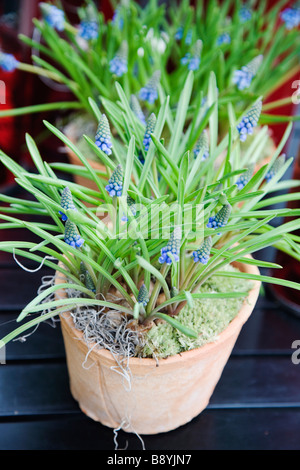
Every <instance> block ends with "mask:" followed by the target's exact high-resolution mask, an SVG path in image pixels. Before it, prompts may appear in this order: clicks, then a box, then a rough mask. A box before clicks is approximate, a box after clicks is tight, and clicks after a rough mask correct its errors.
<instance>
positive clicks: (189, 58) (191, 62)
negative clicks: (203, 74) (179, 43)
mask: <svg viewBox="0 0 300 470" xmlns="http://www.w3.org/2000/svg"><path fill="white" fill-rule="evenodd" d="M202 46H203V43H202V41H201V39H198V41H196V43H195V45H194V48H193V51H192V53H190V52H188V53H187V54H186V55H185V56H184V57H183V58H182V59H181V63H182V64H183V65H187V66H188V69H189V70H191V71H195V70H198V68H199V66H200V62H201V52H202Z"/></svg>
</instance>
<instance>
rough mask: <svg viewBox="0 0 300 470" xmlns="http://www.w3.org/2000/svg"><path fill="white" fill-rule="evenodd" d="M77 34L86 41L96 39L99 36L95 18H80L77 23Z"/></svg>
mask: <svg viewBox="0 0 300 470" xmlns="http://www.w3.org/2000/svg"><path fill="white" fill-rule="evenodd" d="M78 34H79V36H80V37H81V38H82V39H85V40H86V41H90V40H92V39H97V37H98V36H99V24H98V22H97V21H96V20H82V21H81V22H80V25H79V32H78Z"/></svg>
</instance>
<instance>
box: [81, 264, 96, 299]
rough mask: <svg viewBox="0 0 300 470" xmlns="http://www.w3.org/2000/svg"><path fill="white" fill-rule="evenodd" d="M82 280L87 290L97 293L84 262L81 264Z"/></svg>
mask: <svg viewBox="0 0 300 470" xmlns="http://www.w3.org/2000/svg"><path fill="white" fill-rule="evenodd" d="M80 280H81V281H82V282H84V284H85V287H86V288H87V289H89V290H91V291H92V292H96V289H95V284H94V281H93V278H92V276H91V275H90V273H89V272H88V270H87V269H86V267H85V264H84V263H83V261H81V263H80Z"/></svg>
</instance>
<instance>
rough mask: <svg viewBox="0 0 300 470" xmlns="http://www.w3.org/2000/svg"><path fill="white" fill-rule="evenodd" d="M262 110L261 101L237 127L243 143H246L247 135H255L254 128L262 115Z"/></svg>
mask: <svg viewBox="0 0 300 470" xmlns="http://www.w3.org/2000/svg"><path fill="white" fill-rule="evenodd" d="M261 109H262V101H261V100H259V101H258V102H257V103H256V104H254V105H253V106H252V108H251V109H250V111H249V112H248V113H247V114H246V116H244V117H243V118H242V120H241V122H240V123H239V124H238V125H237V130H238V132H239V135H240V140H241V142H245V140H246V139H247V135H251V134H253V129H254V127H256V126H257V123H258V120H259V117H260V113H261Z"/></svg>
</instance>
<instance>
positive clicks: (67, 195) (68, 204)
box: [58, 186, 77, 222]
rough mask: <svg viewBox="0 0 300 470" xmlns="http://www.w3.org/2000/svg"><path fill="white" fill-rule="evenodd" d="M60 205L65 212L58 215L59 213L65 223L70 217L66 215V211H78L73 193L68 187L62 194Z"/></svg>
mask: <svg viewBox="0 0 300 470" xmlns="http://www.w3.org/2000/svg"><path fill="white" fill-rule="evenodd" d="M60 205H61V207H62V209H63V210H62V211H59V212H58V213H59V215H61V220H62V221H63V222H65V221H66V220H67V219H68V217H67V216H66V214H65V211H67V210H72V211H76V210H77V209H76V207H75V205H74V202H73V198H72V193H71V191H70V189H69V188H68V186H66V187H65V189H64V190H63V192H62V195H61V200H60Z"/></svg>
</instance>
